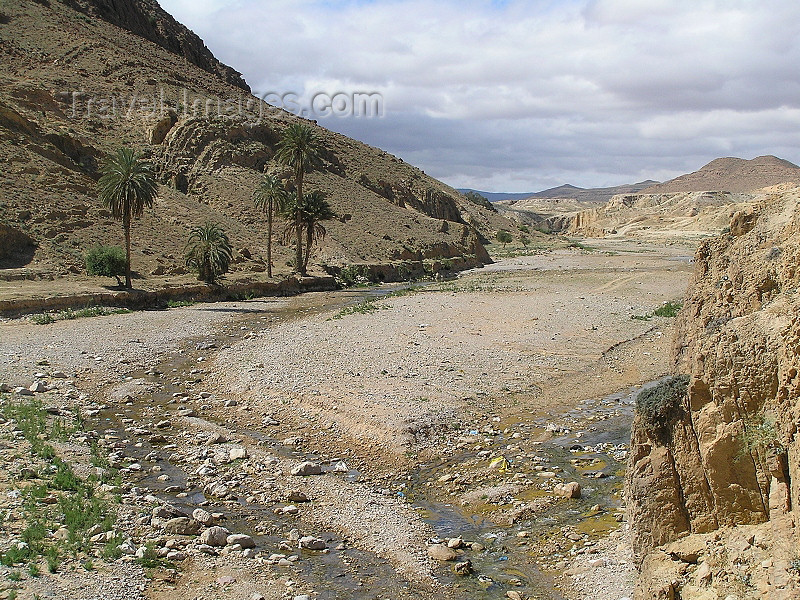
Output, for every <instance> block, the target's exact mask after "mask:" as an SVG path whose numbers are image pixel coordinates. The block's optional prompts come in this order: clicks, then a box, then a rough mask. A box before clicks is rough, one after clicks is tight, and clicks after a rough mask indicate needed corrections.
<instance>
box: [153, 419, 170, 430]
mask: <svg viewBox="0 0 800 600" xmlns="http://www.w3.org/2000/svg"><path fill="white" fill-rule="evenodd" d="M156 427H158V428H159V429H167V428H168V427H172V421H170V420H169V419H164V420H163V421H159V422H158V423H156Z"/></svg>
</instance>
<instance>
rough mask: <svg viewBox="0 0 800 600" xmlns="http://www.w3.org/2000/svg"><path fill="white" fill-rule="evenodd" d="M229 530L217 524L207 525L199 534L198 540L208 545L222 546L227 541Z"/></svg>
mask: <svg viewBox="0 0 800 600" xmlns="http://www.w3.org/2000/svg"><path fill="white" fill-rule="evenodd" d="M230 534H231V532H230V531H228V530H227V529H225V528H224V527H220V526H219V525H215V526H214V527H209V528H208V529H206V530H205V531H204V532H203V533H201V534H200V542H201V543H202V544H207V545H208V546H224V545H225V544H227V543H228V536H229V535H230Z"/></svg>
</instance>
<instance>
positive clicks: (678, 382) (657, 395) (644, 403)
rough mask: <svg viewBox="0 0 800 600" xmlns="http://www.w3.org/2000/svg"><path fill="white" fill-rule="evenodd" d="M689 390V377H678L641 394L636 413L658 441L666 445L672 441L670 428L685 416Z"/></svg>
mask: <svg viewBox="0 0 800 600" xmlns="http://www.w3.org/2000/svg"><path fill="white" fill-rule="evenodd" d="M688 389H689V376H688V375H677V376H675V377H671V378H669V379H666V380H664V381H662V382H661V383H659V384H658V385H656V386H654V387H652V388H648V389H645V390H642V391H641V392H639V395H638V396H637V397H636V412H637V413H638V414H639V416H640V417H641V419H642V423H643V424H644V426H645V429H646V430H647V431H648V432H650V433H651V434H652V435H653V438H654V439H655V440H656V441H660V442H662V443H666V441H667V440H669V439H670V427H671V426H672V424H673V423H674V422H675V421H677V420H678V419H679V418H681V416H682V415H683V406H682V404H683V400H684V398H686V394H687V390H688Z"/></svg>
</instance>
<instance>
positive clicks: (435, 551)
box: [428, 544, 458, 561]
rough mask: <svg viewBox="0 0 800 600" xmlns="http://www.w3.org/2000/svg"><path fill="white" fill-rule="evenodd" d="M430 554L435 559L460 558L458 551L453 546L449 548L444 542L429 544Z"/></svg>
mask: <svg viewBox="0 0 800 600" xmlns="http://www.w3.org/2000/svg"><path fill="white" fill-rule="evenodd" d="M428 556H430V557H431V558H432V559H434V560H441V561H447V560H455V559H456V558H458V552H456V551H455V550H453V549H452V548H448V547H447V546H445V545H444V544H432V545H431V546H428Z"/></svg>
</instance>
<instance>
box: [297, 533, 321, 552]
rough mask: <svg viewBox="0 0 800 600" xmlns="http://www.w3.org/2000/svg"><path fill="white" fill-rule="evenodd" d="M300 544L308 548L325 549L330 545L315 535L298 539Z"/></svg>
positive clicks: (301, 546)
mask: <svg viewBox="0 0 800 600" xmlns="http://www.w3.org/2000/svg"><path fill="white" fill-rule="evenodd" d="M298 546H299V547H300V548H305V549H306V550H324V549H325V548H327V547H328V545H327V544H326V543H325V541H324V540H322V539H320V538H316V537H314V536H313V535H306V536H303V537H301V538H300V539H299V540H298Z"/></svg>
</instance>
